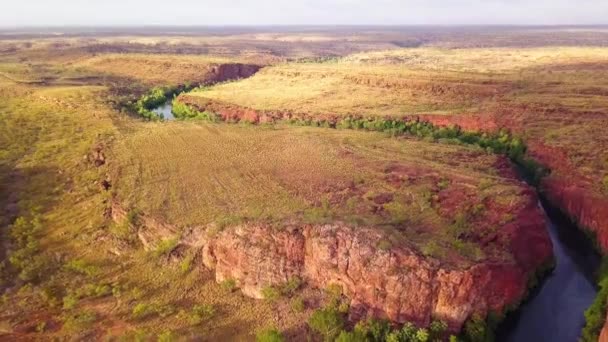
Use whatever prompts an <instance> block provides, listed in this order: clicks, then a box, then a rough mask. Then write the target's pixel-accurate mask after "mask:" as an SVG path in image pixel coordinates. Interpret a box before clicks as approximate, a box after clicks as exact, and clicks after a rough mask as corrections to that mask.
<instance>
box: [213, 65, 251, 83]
mask: <svg viewBox="0 0 608 342" xmlns="http://www.w3.org/2000/svg"><path fill="white" fill-rule="evenodd" d="M260 69H261V66H259V65H255V64H242V63H226V64H219V65H215V66H212V67H211V70H210V75H209V76H208V77H207V83H210V84H213V83H218V82H226V81H232V80H238V79H240V78H247V77H251V76H252V75H253V74H255V73H256V72H258V71H259V70H260Z"/></svg>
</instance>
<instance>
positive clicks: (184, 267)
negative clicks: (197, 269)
mask: <svg viewBox="0 0 608 342" xmlns="http://www.w3.org/2000/svg"><path fill="white" fill-rule="evenodd" d="M194 257H195V255H194V253H188V254H187V255H186V257H184V260H182V261H181V262H180V263H179V270H180V271H181V273H182V274H186V273H188V272H190V270H191V269H192V262H193V261H194Z"/></svg>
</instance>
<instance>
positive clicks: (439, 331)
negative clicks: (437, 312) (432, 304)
mask: <svg viewBox="0 0 608 342" xmlns="http://www.w3.org/2000/svg"><path fill="white" fill-rule="evenodd" d="M447 328H448V325H447V324H446V323H445V322H443V321H433V322H431V325H430V326H429V339H430V340H431V341H436V340H441V339H442V337H443V335H444V334H445V331H446V330H447Z"/></svg>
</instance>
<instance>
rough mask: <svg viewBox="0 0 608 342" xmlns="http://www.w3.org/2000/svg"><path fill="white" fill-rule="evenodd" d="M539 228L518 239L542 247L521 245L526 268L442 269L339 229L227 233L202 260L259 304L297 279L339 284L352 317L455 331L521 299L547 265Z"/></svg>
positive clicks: (210, 244) (496, 264) (364, 232)
mask: <svg viewBox="0 0 608 342" xmlns="http://www.w3.org/2000/svg"><path fill="white" fill-rule="evenodd" d="M538 222H539V223H541V224H540V225H538V226H535V227H530V226H528V227H526V228H524V225H522V226H521V228H522V229H521V230H522V231H519V232H518V234H523V235H524V238H531V239H532V241H534V243H538V242H540V244H536V245H535V246H527V247H528V248H532V249H533V250H535V253H530V254H529V255H528V256H526V257H524V259H526V260H525V262H524V264H525V265H523V264H522V263H518V262H517V261H512V262H504V261H488V262H481V263H479V264H476V265H474V266H472V267H468V268H463V269H459V268H453V267H445V266H443V265H442V264H441V262H439V261H437V260H435V259H431V258H427V257H425V256H423V255H422V254H420V253H419V252H418V251H417V250H416V249H415V248H414V247H413V246H410V245H407V244H404V245H399V246H392V247H391V248H389V249H385V248H383V249H380V248H378V247H377V246H378V245H379V242H380V241H382V240H383V238H384V235H383V232H382V231H381V230H378V229H371V228H357V229H351V228H349V227H347V226H345V225H342V224H331V225H323V226H304V227H301V228H296V227H290V228H288V229H285V230H281V231H276V230H273V228H271V227H266V226H260V225H241V226H237V227H233V228H230V229H226V230H225V231H223V232H221V233H220V234H218V235H217V236H216V237H214V238H212V239H209V240H208V241H207V244H206V245H205V250H204V257H203V260H204V263H205V266H207V267H209V268H211V269H215V274H216V280H217V281H218V282H221V281H224V280H227V279H232V280H235V281H236V283H237V286H238V287H239V288H240V289H241V290H242V291H243V293H244V294H245V295H247V296H250V297H254V298H262V297H263V294H262V290H263V289H264V288H265V287H267V286H280V285H282V284H284V283H286V282H288V281H289V280H290V279H291V278H292V277H298V278H300V279H303V280H304V281H306V282H307V283H308V284H309V285H311V286H314V287H317V288H327V287H328V286H329V285H332V284H333V285H339V286H340V287H341V288H342V290H343V293H344V294H345V295H346V296H347V297H348V298H350V300H351V307H352V309H353V310H354V312H360V313H362V314H366V315H372V316H374V317H385V318H388V319H390V320H392V321H394V322H401V323H403V322H415V323H417V324H419V325H422V326H424V325H427V324H429V323H430V321H431V320H432V319H433V318H435V319H441V320H443V321H445V322H448V324H449V326H450V328H451V330H453V331H458V330H459V329H460V328H461V326H462V324H463V323H464V322H465V321H466V319H467V318H469V317H470V316H471V315H473V314H480V315H482V316H485V315H486V314H488V313H489V312H491V311H494V312H502V311H504V310H505V309H506V308H508V307H510V306H512V305H516V304H517V303H518V302H519V301H520V300H521V299H522V298H523V297H524V295H525V294H526V291H527V289H528V288H527V286H528V285H527V284H528V280H529V278H530V276H532V275H533V274H534V272H535V270H536V269H537V268H538V267H540V266H541V264H542V263H546V262H548V260H550V258H551V245H550V242H549V240H548V237H547V236H546V233H544V226H543V225H542V223H543V222H542V220H540V221H538ZM529 229H531V230H529ZM523 230H526V231H527V232H524V231H523ZM539 237H540V240H539V239H538V238H539ZM528 241H530V240H528Z"/></svg>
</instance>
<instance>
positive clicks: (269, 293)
mask: <svg viewBox="0 0 608 342" xmlns="http://www.w3.org/2000/svg"><path fill="white" fill-rule="evenodd" d="M262 296H263V297H264V299H265V300H267V301H269V302H275V301H277V300H278V299H279V297H281V292H280V291H279V290H278V289H277V288H276V287H274V286H266V287H264V288H263V289H262Z"/></svg>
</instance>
